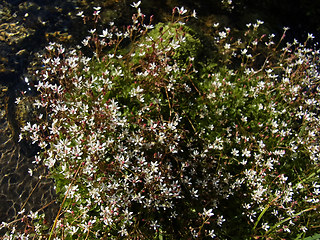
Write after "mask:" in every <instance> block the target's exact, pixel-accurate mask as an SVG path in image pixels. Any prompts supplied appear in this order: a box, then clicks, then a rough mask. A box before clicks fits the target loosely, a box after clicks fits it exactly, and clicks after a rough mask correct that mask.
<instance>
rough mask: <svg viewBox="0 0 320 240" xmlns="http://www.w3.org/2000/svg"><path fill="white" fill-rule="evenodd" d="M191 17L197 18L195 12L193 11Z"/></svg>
mask: <svg viewBox="0 0 320 240" xmlns="http://www.w3.org/2000/svg"><path fill="white" fill-rule="evenodd" d="M191 17H194V18H197V13H196V11H195V10H193V12H192V14H191Z"/></svg>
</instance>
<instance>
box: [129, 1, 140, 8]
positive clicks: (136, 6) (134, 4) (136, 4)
mask: <svg viewBox="0 0 320 240" xmlns="http://www.w3.org/2000/svg"><path fill="white" fill-rule="evenodd" d="M140 4H141V1H139V2H137V3H135V2H133V3H132V4H130V6H131V7H133V8H138V7H139V6H140Z"/></svg>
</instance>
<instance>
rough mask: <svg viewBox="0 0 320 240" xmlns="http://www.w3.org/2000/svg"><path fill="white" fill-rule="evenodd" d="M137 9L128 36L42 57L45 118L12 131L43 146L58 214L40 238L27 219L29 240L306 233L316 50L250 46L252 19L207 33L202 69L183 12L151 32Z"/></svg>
mask: <svg viewBox="0 0 320 240" xmlns="http://www.w3.org/2000/svg"><path fill="white" fill-rule="evenodd" d="M139 3H140V2H139ZM139 3H134V4H133V5H132V6H133V7H134V8H136V9H137V13H136V14H134V15H133V17H132V20H133V23H132V25H130V26H127V27H124V28H122V29H120V28H117V27H116V26H114V24H113V23H110V26H109V28H106V29H104V30H101V32H99V29H98V27H96V28H94V29H91V30H90V31H89V32H90V35H89V36H88V37H86V38H85V39H84V40H83V41H82V44H83V46H77V47H76V48H75V49H64V48H63V46H61V45H60V44H57V43H51V44H50V45H49V46H48V47H47V54H45V55H43V56H42V57H43V60H42V61H43V63H44V67H43V69H42V70H41V71H38V72H37V73H36V76H37V82H36V84H35V87H36V88H37V90H38V91H39V92H40V98H39V99H38V100H36V102H35V106H37V107H38V108H40V109H42V110H43V114H42V115H41V116H39V121H38V122H37V123H32V124H31V123H27V124H26V126H24V128H23V133H24V134H25V135H26V136H29V138H30V139H31V140H32V141H33V142H35V143H37V144H38V145H39V146H40V147H41V148H42V151H41V152H40V153H39V155H38V156H36V162H37V164H44V165H45V166H47V167H48V168H49V170H50V176H51V177H53V178H54V179H55V180H56V186H57V188H56V189H57V191H58V192H59V193H60V196H61V199H60V202H61V207H60V210H59V213H58V214H57V216H56V219H55V221H54V223H53V224H52V226H51V227H50V230H49V231H47V229H45V228H43V226H42V225H41V224H40V221H36V220H33V219H31V218H32V217H31V216H30V215H29V218H30V219H31V220H30V222H29V224H30V226H32V227H30V228H31V229H32V231H30V233H29V236H31V237H34V238H40V237H46V238H48V239H92V238H95V239H191V238H199V239H205V238H216V239H229V238H231V239H251V238H254V239H258V238H260V239H279V238H286V237H288V236H294V237H302V238H303V237H305V236H308V235H310V234H313V233H314V232H316V230H317V224H318V222H319V217H318V216H319V191H320V189H319V188H320V185H319V184H318V183H317V178H318V177H319V171H320V170H319V159H318V158H319V150H320V148H319V141H318V137H319V133H318V132H319V130H320V129H319V117H318V114H319V92H318V91H319V86H318V81H319V75H318V61H319V51H317V50H314V49H309V48H307V47H306V45H302V44H299V43H297V42H294V43H292V44H289V43H288V44H286V45H284V47H283V48H281V47H280V45H281V44H280V43H279V44H275V43H274V42H273V36H272V35H270V36H263V35H262V36H261V35H260V33H259V32H258V28H259V25H261V24H262V22H261V21H258V22H257V23H256V24H253V25H248V31H247V32H246V33H245V34H244V36H243V37H242V38H239V39H235V38H234V37H233V35H232V33H231V30H230V29H229V28H223V29H219V28H218V26H217V25H216V26H217V32H216V35H215V36H213V45H214V50H210V52H212V51H213V53H212V56H214V57H212V58H205V54H204V52H206V49H203V48H204V47H203V46H204V45H203V43H202V41H200V40H199V38H198V37H196V35H195V33H194V32H193V31H192V30H191V29H190V28H189V27H187V26H186V25H185V20H187V19H188V18H189V17H190V16H185V14H186V13H187V10H185V9H184V8H183V7H182V8H175V9H174V10H173V20H172V22H169V23H166V24H162V23H159V24H157V25H155V26H153V25H151V24H152V23H151V19H150V22H149V23H148V24H146V21H147V19H146V17H145V16H144V14H142V13H141V10H140V8H139ZM99 10H100V9H99V8H95V12H94V14H93V20H94V22H97V20H98V17H99ZM79 16H81V17H84V16H83V14H82V13H80V14H79ZM191 16H194V17H195V12H193V13H192V14H191ZM84 18H85V20H86V21H88V18H87V17H84ZM128 40H130V41H128ZM281 40H282V39H281ZM83 49H84V50H85V51H83ZM88 49H91V55H90V54H89V55H85V54H84V52H87V53H88ZM32 224H33V225H32ZM3 225H4V224H3ZM6 226H7V225H6ZM8 226H9V227H10V224H9V225H8ZM235 226H237V227H236V228H235ZM12 232H14V231H12ZM10 234H11V233H10ZM10 234H8V235H7V236H8V237H7V238H6V239H9V235H10ZM15 234H16V236H17V238H18V237H19V236H20V237H21V236H22V235H24V234H22V233H18V232H17V233H15ZM11 236H13V234H11Z"/></svg>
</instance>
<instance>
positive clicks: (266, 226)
mask: <svg viewBox="0 0 320 240" xmlns="http://www.w3.org/2000/svg"><path fill="white" fill-rule="evenodd" d="M261 228H262V229H263V230H265V231H268V229H269V228H270V226H269V225H268V223H263V224H262V226H261Z"/></svg>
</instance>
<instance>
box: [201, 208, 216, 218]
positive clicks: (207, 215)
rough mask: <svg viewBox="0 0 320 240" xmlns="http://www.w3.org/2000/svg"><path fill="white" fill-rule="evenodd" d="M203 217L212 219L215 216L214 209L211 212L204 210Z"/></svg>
mask: <svg viewBox="0 0 320 240" xmlns="http://www.w3.org/2000/svg"><path fill="white" fill-rule="evenodd" d="M202 215H203V216H205V217H212V216H213V215H214V213H213V212H212V208H211V209H209V210H206V209H205V208H204V209H203V214H202Z"/></svg>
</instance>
